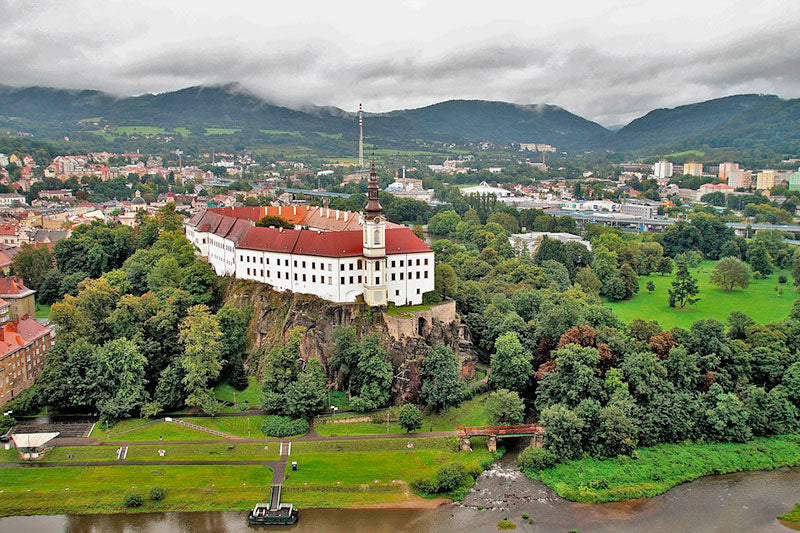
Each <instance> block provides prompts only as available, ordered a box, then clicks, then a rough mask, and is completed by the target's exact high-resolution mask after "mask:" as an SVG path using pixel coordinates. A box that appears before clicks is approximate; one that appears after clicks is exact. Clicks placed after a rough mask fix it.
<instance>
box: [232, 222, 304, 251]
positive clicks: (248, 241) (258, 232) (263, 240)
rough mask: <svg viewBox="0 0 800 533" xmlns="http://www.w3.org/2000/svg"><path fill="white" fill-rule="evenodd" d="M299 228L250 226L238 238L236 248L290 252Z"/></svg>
mask: <svg viewBox="0 0 800 533" xmlns="http://www.w3.org/2000/svg"><path fill="white" fill-rule="evenodd" d="M299 234H300V230H296V229H279V228H259V227H256V226H253V227H251V228H250V229H249V230H247V233H245V234H244V237H242V238H241V240H239V245H238V246H237V247H238V248H244V249H246V250H259V251H262V252H281V253H286V254H288V253H292V250H293V249H294V244H295V243H296V242H297V237H298V236H299Z"/></svg>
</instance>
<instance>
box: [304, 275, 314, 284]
mask: <svg viewBox="0 0 800 533" xmlns="http://www.w3.org/2000/svg"><path fill="white" fill-rule="evenodd" d="M303 277H305V276H303ZM316 282H317V276H316V275H315V274H312V276H311V283H316Z"/></svg>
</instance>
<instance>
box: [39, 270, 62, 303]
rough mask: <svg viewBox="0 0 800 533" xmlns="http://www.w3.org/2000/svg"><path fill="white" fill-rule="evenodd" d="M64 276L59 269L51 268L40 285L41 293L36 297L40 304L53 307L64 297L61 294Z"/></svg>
mask: <svg viewBox="0 0 800 533" xmlns="http://www.w3.org/2000/svg"><path fill="white" fill-rule="evenodd" d="M63 279H64V275H63V274H62V273H61V271H60V270H58V269H57V268H51V269H50V270H48V271H47V274H45V277H44V279H43V280H42V283H41V285H39V293H38V294H37V295H36V300H37V301H38V302H40V303H43V304H46V305H51V304H53V303H55V302H56V300H58V299H59V298H61V297H62V296H63V293H62V292H61V282H62V281H63Z"/></svg>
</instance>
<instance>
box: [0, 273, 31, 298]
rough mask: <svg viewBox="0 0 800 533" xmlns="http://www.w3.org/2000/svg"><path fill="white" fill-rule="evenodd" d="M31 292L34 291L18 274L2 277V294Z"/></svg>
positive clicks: (0, 281) (0, 280) (0, 279)
mask: <svg viewBox="0 0 800 533" xmlns="http://www.w3.org/2000/svg"><path fill="white" fill-rule="evenodd" d="M29 292H33V291H32V290H31V289H29V288H28V287H26V286H25V284H24V283H22V280H21V279H19V278H18V277H16V276H8V277H3V278H0V294H2V295H9V296H12V295H14V296H16V295H23V294H26V293H29Z"/></svg>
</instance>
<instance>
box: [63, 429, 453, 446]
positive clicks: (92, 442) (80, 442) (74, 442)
mask: <svg viewBox="0 0 800 533" xmlns="http://www.w3.org/2000/svg"><path fill="white" fill-rule="evenodd" d="M455 436H456V432H455V431H433V432H426V433H389V434H385V433H378V434H374V435H331V436H325V435H319V434H317V433H316V432H315V433H310V432H309V433H306V434H305V435H303V436H301V437H295V438H292V439H290V440H291V441H292V442H320V441H340V440H369V439H424V438H431V437H434V438H435V437H455ZM226 442H233V443H239V444H245V443H256V444H258V443H261V444H265V443H270V442H287V441H286V439H273V438H265V439H248V438H245V437H241V438H238V437H237V438H232V439H193V440H149V441H144V440H135V441H134V440H131V441H110V442H109V441H104V440H99V439H90V438H86V439H81V438H64V439H61V438H56V439H54V441H53V443H54V444H55V445H57V446H114V447H117V448H118V447H120V446H158V445H161V444H165V445H174V444H223V443H226Z"/></svg>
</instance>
